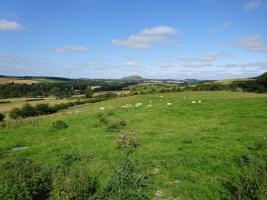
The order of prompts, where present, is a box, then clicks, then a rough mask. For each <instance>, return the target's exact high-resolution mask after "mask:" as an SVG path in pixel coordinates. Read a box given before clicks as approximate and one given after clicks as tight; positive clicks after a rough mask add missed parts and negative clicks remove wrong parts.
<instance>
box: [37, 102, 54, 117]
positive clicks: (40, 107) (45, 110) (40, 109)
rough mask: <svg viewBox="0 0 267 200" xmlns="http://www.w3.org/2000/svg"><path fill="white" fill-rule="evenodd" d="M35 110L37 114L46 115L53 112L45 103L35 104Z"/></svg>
mask: <svg viewBox="0 0 267 200" xmlns="http://www.w3.org/2000/svg"><path fill="white" fill-rule="evenodd" d="M35 110H36V114H37V115H47V114H51V113H53V112H54V110H53V109H52V107H50V106H49V105H48V104H47V103H42V104H37V105H36V106H35Z"/></svg>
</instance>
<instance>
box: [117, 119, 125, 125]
mask: <svg viewBox="0 0 267 200" xmlns="http://www.w3.org/2000/svg"><path fill="white" fill-rule="evenodd" d="M119 124H120V125H121V126H126V125H127V122H126V121H125V120H123V119H122V120H120V121H119Z"/></svg>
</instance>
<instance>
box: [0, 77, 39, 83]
mask: <svg viewBox="0 0 267 200" xmlns="http://www.w3.org/2000/svg"><path fill="white" fill-rule="evenodd" d="M39 82H40V81H38V80H32V79H15V78H0V84H7V83H16V84H32V83H39Z"/></svg>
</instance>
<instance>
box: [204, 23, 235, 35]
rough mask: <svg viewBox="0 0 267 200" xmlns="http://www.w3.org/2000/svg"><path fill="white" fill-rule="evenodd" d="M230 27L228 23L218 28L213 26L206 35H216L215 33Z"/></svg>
mask: <svg viewBox="0 0 267 200" xmlns="http://www.w3.org/2000/svg"><path fill="white" fill-rule="evenodd" d="M229 26H230V22H227V21H226V22H224V23H223V24H220V25H218V26H215V27H212V28H210V29H209V30H208V33H209V34H213V33H216V32H219V31H222V30H223V29H225V28H228V27H229Z"/></svg>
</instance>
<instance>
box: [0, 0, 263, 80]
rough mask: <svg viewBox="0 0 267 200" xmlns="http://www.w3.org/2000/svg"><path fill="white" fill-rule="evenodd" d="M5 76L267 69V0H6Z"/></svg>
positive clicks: (1, 67) (216, 75) (244, 73)
mask: <svg viewBox="0 0 267 200" xmlns="http://www.w3.org/2000/svg"><path fill="white" fill-rule="evenodd" d="M0 5H1V6H0V74H4V75H41V76H64V77H73V78H121V77H123V76H127V75H133V74H137V75H140V76H143V77H146V78H173V79H185V78H198V79H227V78H238V77H251V76H256V75H259V74H261V73H263V72H265V71H267V24H266V19H267V0H184V1H182V0H181V1H177V0H157V1H155V0H45V1H42V0H0Z"/></svg>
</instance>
